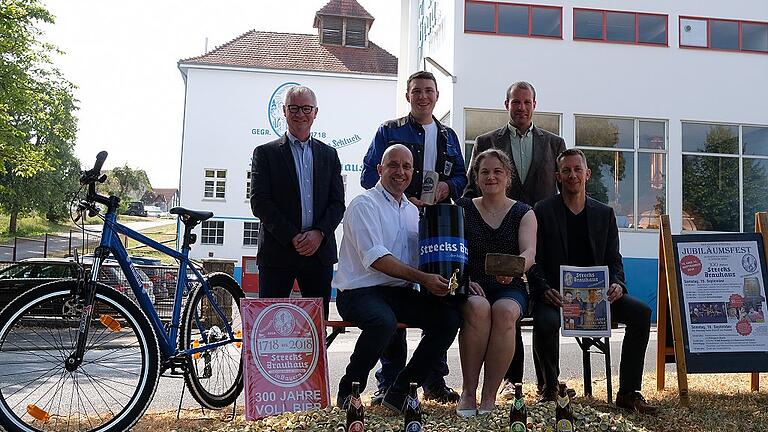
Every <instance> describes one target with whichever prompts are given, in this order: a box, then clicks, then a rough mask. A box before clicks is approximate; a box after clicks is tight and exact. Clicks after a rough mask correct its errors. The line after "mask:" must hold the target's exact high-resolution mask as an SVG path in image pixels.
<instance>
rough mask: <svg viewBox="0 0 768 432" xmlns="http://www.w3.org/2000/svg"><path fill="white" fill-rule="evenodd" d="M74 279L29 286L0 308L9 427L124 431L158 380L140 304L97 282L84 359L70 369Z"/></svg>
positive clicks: (2, 392) (4, 420) (2, 387)
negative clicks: (4, 306)
mask: <svg viewBox="0 0 768 432" xmlns="http://www.w3.org/2000/svg"><path fill="white" fill-rule="evenodd" d="M76 283H77V282H75V281H57V282H52V283H49V284H45V285H41V286H39V287H37V288H34V289H32V290H30V291H28V292H26V293H24V294H22V295H21V296H19V297H18V298H17V299H16V300H14V301H13V302H11V303H10V304H9V305H8V306H7V307H6V308H5V309H3V311H2V312H0V365H2V371H0V424H1V425H2V426H3V427H4V428H5V429H6V430H7V431H9V432H17V431H24V432H31V431H99V432H106V431H125V430H128V429H130V427H131V426H133V425H134V424H135V423H136V421H138V419H139V417H141V415H142V414H143V413H144V411H145V410H146V408H147V406H148V405H149V403H150V401H151V400H152V396H153V394H154V392H155V388H156V386H157V382H158V379H159V363H160V362H159V359H160V352H159V349H158V346H157V338H156V336H155V334H154V332H153V331H152V327H151V326H150V324H149V321H148V320H147V318H146V317H145V316H144V314H143V313H142V312H141V310H140V309H139V308H138V307H137V306H136V305H135V304H134V303H133V302H132V301H130V300H129V299H128V298H127V297H125V296H124V295H122V294H120V293H118V292H116V291H115V290H113V289H112V288H109V287H107V286H106V285H101V284H99V285H97V287H96V296H95V300H94V305H93V308H94V309H93V319H92V320H91V324H90V327H89V329H88V339H87V343H86V351H85V353H84V355H83V361H82V363H81V364H80V366H78V367H77V368H76V369H74V370H72V371H70V370H67V368H66V367H65V364H66V360H67V358H68V357H69V356H70V355H71V354H72V353H74V351H75V345H76V343H77V334H78V329H79V326H80V316H81V314H82V306H80V305H78V303H77V300H76V299H75V297H74V296H73V295H72V294H71V293H72V288H73V286H74V284H76Z"/></svg>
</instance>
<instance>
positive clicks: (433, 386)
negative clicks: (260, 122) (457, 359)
mask: <svg viewBox="0 0 768 432" xmlns="http://www.w3.org/2000/svg"><path fill="white" fill-rule="evenodd" d="M421 337H424V333H423V332H422V335H421ZM407 357H408V343H407V341H406V340H405V329H397V331H396V332H395V334H394V335H392V339H390V340H389V344H387V347H386V348H384V351H383V352H382V353H381V358H380V359H379V360H380V361H381V368H379V370H377V371H376V381H378V384H379V390H382V391H383V390H386V389H388V388H389V387H391V386H392V384H393V383H394V382H395V378H397V374H398V373H400V371H401V370H403V368H404V367H405V360H406V359H407ZM448 372H449V371H448V357H447V356H446V355H443V357H442V358H441V359H440V360H439V361H438V362H437V363H435V364H434V365H432V369H431V370H430V371H429V375H427V378H426V379H425V380H424V384H422V385H423V387H424V388H425V389H426V390H427V391H437V390H439V389H442V388H444V387H445V386H446V385H445V376H446V375H448Z"/></svg>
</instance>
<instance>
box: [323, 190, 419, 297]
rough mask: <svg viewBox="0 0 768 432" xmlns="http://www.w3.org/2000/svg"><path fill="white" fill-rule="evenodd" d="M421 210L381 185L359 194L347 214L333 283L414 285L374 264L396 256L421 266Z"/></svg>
mask: <svg viewBox="0 0 768 432" xmlns="http://www.w3.org/2000/svg"><path fill="white" fill-rule="evenodd" d="M418 242H419V211H418V209H417V208H416V206H415V205H413V203H411V202H410V201H408V199H407V198H406V197H405V195H403V197H402V199H401V200H400V202H399V203H398V202H397V200H395V198H394V197H392V195H391V194H390V193H389V192H387V191H386V190H385V189H384V187H383V186H382V185H381V182H378V183H376V186H374V187H373V188H371V189H368V190H366V191H365V192H363V193H362V194H360V195H358V196H356V197H355V198H354V199H353V200H352V202H350V203H349V207H347V211H346V213H344V236H343V237H342V239H341V248H340V250H339V265H338V270H337V271H336V275H335V276H334V278H333V283H332V285H333V286H334V287H335V288H336V289H339V290H342V291H344V290H350V289H355V288H365V287H371V286H381V285H385V286H410V285H412V284H411V283H410V282H408V281H405V280H402V279H397V278H393V277H391V276H388V275H386V274H384V273H381V272H380V271H378V270H376V269H374V268H373V267H371V264H373V263H374V262H375V261H376V260H377V259H379V258H381V257H383V256H385V255H392V256H393V257H395V258H397V259H398V260H400V261H401V262H403V263H404V264H406V265H409V266H412V267H418V265H419V251H418Z"/></svg>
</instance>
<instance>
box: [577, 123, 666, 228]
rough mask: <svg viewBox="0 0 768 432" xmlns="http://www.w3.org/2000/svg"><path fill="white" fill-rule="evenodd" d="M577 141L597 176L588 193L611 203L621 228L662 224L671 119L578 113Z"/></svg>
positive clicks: (588, 183) (591, 181)
mask: <svg viewBox="0 0 768 432" xmlns="http://www.w3.org/2000/svg"><path fill="white" fill-rule="evenodd" d="M575 120H576V147H578V148H580V149H581V150H582V151H583V152H584V155H585V156H586V157H587V165H588V167H589V168H590V169H591V170H592V178H591V180H590V181H589V182H587V194H588V195H589V196H591V197H592V198H594V199H596V200H598V201H600V202H602V203H605V204H607V205H609V206H611V207H612V208H613V210H614V212H615V213H616V223H617V224H618V226H619V228H635V229H658V227H659V215H661V214H663V213H664V212H665V211H666V208H667V206H666V203H667V199H666V189H667V123H666V122H665V121H663V120H652V119H636V118H614V117H593V116H581V115H579V116H576V119H575Z"/></svg>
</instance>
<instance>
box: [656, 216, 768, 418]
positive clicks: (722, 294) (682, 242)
mask: <svg viewBox="0 0 768 432" xmlns="http://www.w3.org/2000/svg"><path fill="white" fill-rule="evenodd" d="M759 226H761V227H762V228H765V227H766V224H765V223H762V224H759ZM661 228H662V229H661V233H660V236H661V240H660V249H661V252H662V253H661V254H660V257H659V265H660V270H661V268H662V267H663V270H664V272H663V273H662V272H660V274H659V278H660V281H659V282H660V283H659V289H660V293H659V309H658V310H659V311H661V310H662V309H663V310H664V313H660V314H659V315H660V319H659V322H658V328H659V329H662V328H663V329H666V318H667V317H666V310H667V304H666V300H667V295H668V296H669V301H670V306H671V307H670V310H671V315H672V317H671V318H672V330H673V342H674V353H675V356H674V359H675V362H676V363H677V370H678V385H679V388H680V400H681V403H682V404H683V405H687V403H688V398H687V376H686V374H687V373H735V372H752V373H758V372H766V371H768V319H766V318H768V316H767V315H768V304H767V303H766V286H767V285H768V271H766V269H767V268H768V266H767V265H766V258H765V244H764V240H765V237H766V236H765V235H761V233H733V234H686V235H674V236H673V235H671V234H670V231H669V218H668V217H666V216H664V217H663V218H662V227H661ZM662 279H663V281H664V283H663V284H662ZM662 286H665V288H666V289H665V290H664V291H666V292H665V293H663V294H662V292H661V290H662ZM662 301H663V303H664V304H662ZM662 316H663V317H662ZM662 321H663V322H662ZM662 333H666V332H665V331H664V332H662ZM665 340H666V334H659V338H658V344H659V347H658V349H659V355H658V357H657V387H659V388H663V386H664V384H663V379H661V380H660V381H659V377H660V376H662V377H663V374H664V362H663V357H665V356H666V354H667V353H668V348H667V347H666V346H665V344H664V343H665ZM752 389H753V390H757V381H756V379H755V378H754V375H753V380H752Z"/></svg>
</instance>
